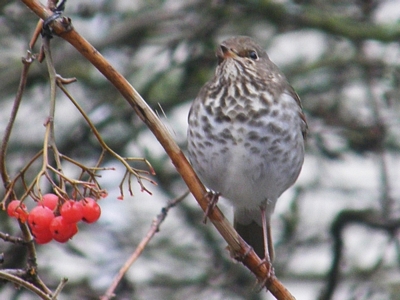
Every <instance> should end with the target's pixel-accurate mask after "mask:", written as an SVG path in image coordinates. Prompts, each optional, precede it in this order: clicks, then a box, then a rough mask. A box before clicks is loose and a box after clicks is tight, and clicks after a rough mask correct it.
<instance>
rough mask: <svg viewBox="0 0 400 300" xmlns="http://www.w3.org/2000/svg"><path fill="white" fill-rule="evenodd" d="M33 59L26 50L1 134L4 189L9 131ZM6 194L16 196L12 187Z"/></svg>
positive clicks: (0, 162) (1, 164)
mask: <svg viewBox="0 0 400 300" xmlns="http://www.w3.org/2000/svg"><path fill="white" fill-rule="evenodd" d="M34 59H35V57H34V55H32V53H31V52H30V51H28V53H27V55H26V57H24V58H22V63H23V68H22V72H21V78H20V82H19V86H18V91H17V95H16V96H15V100H14V105H13V108H12V111H11V117H10V120H9V121H8V123H7V126H6V129H5V132H4V136H3V140H2V143H1V147H0V174H1V178H2V180H3V184H4V187H5V188H6V190H8V189H9V185H10V178H9V176H8V173H7V168H6V155H7V146H8V141H9V140H10V136H11V131H12V128H13V127H14V122H15V119H16V117H17V113H18V109H19V106H20V104H21V100H22V95H23V93H24V90H25V86H26V82H27V78H28V71H29V67H30V66H31V64H32V62H33V61H34ZM8 194H9V195H10V196H11V197H12V198H16V195H15V193H14V191H13V189H12V190H11V189H10V190H9V192H8Z"/></svg>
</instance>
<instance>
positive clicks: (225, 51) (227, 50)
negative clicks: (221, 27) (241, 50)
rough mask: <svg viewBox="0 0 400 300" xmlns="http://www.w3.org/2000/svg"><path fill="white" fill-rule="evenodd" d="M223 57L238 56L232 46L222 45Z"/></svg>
mask: <svg viewBox="0 0 400 300" xmlns="http://www.w3.org/2000/svg"><path fill="white" fill-rule="evenodd" d="M220 54H221V57H222V58H223V59H227V58H235V57H237V56H238V55H237V53H236V52H235V51H234V50H233V49H232V48H228V47H226V46H225V45H221V52H220Z"/></svg>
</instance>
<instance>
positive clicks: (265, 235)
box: [260, 206, 274, 287]
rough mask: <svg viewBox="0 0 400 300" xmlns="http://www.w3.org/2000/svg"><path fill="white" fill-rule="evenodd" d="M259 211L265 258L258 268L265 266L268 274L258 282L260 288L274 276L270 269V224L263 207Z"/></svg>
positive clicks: (271, 247) (271, 249)
mask: <svg viewBox="0 0 400 300" xmlns="http://www.w3.org/2000/svg"><path fill="white" fill-rule="evenodd" d="M260 210H261V221H262V227H263V238H264V251H265V256H264V259H263V260H262V262H261V263H260V266H261V265H263V264H265V265H266V266H267V268H268V274H267V276H266V277H265V278H262V279H261V280H260V284H261V287H263V286H265V284H266V283H267V281H268V280H269V279H270V278H271V277H272V276H274V268H273V267H272V260H273V259H274V244H273V242H272V234H271V223H270V220H269V218H268V219H267V215H266V208H265V206H260Z"/></svg>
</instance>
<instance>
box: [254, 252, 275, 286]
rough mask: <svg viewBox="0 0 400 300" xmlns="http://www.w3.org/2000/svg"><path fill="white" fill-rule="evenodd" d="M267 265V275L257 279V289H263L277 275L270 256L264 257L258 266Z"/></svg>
mask: <svg viewBox="0 0 400 300" xmlns="http://www.w3.org/2000/svg"><path fill="white" fill-rule="evenodd" d="M263 265H265V266H266V267H267V273H266V276H265V277H260V278H258V279H257V287H258V288H257V290H258V291H261V290H262V289H263V288H264V287H265V286H267V285H268V283H269V281H271V280H272V279H273V278H274V277H275V270H274V267H273V266H272V263H271V261H270V260H269V259H268V258H264V259H263V260H262V261H261V262H260V263H259V264H258V267H261V266H263Z"/></svg>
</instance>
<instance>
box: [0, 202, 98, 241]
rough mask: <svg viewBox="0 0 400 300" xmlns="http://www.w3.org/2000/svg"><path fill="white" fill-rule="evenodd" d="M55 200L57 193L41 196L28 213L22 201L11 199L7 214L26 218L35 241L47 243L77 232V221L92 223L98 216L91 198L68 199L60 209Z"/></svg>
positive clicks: (24, 219)
mask: <svg viewBox="0 0 400 300" xmlns="http://www.w3.org/2000/svg"><path fill="white" fill-rule="evenodd" d="M58 201H59V199H58V196H57V195H54V194H46V195H43V198H42V199H41V201H39V202H38V204H37V206H36V207H34V208H33V209H32V210H31V211H30V212H28V210H27V208H26V206H25V204H23V203H21V201H19V200H13V201H11V202H10V203H9V204H8V206H7V213H8V215H9V216H11V217H14V218H17V219H19V220H20V221H21V222H26V220H28V225H29V228H30V229H31V232H32V234H33V236H34V237H35V240H36V242H37V243H38V244H46V243H48V242H50V241H51V240H53V239H54V240H56V241H57V242H60V243H65V242H67V241H68V240H69V239H70V238H72V237H73V236H74V235H75V234H76V233H77V232H78V226H77V223H78V222H79V221H84V222H86V223H93V222H96V221H97V220H98V219H99V218H100V214H101V209H100V206H99V205H98V204H97V202H96V201H95V200H94V199H92V198H89V197H87V198H84V199H82V200H80V201H74V200H67V201H65V202H64V203H63V204H62V205H61V207H59V209H58Z"/></svg>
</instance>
